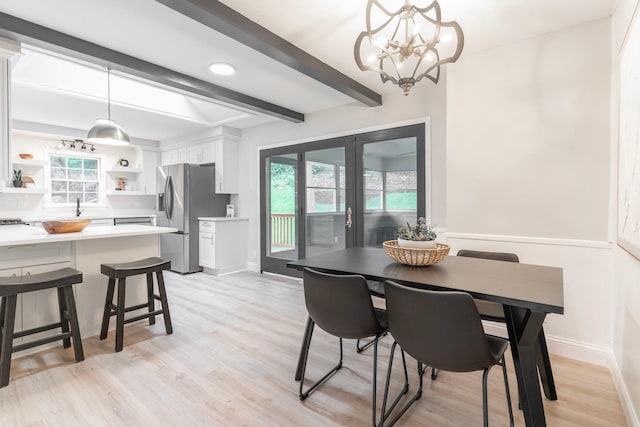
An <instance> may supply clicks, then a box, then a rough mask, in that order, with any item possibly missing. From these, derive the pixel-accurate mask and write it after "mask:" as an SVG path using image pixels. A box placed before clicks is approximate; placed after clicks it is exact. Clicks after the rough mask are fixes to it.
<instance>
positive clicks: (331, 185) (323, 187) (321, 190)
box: [307, 161, 337, 213]
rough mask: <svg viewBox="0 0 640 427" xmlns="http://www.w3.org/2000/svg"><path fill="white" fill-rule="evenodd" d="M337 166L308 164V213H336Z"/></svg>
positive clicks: (317, 163)
mask: <svg viewBox="0 0 640 427" xmlns="http://www.w3.org/2000/svg"><path fill="white" fill-rule="evenodd" d="M336 178H337V177H336V166H335V165H331V164H327V163H319V162H310V161H308V162H307V212H308V213H320V212H336V210H337V194H336V193H337V191H336Z"/></svg>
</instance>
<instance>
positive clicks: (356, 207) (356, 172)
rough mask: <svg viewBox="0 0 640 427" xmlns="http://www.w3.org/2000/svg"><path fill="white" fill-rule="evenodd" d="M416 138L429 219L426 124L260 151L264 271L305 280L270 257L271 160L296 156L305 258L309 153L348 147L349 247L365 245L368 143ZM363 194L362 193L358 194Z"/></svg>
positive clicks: (299, 236)
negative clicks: (268, 186)
mask: <svg viewBox="0 0 640 427" xmlns="http://www.w3.org/2000/svg"><path fill="white" fill-rule="evenodd" d="M407 137H415V138H416V157H417V165H416V166H417V180H418V188H417V198H418V209H417V211H418V212H417V215H418V217H421V216H426V194H425V190H426V182H425V177H426V158H425V154H426V142H425V123H419V124H415V125H408V126H401V127H396V128H391V129H384V130H377V131H371V132H365V133H360V134H355V135H347V136H342V137H336V138H330V139H324V140H318V141H312V142H305V143H300V144H294V145H288V146H282V147H276V148H267V149H264V150H260V272H261V273H262V272H265V271H267V272H270V273H276V274H282V275H286V276H293V277H302V273H301V272H299V271H298V270H295V269H290V268H287V266H286V264H287V262H288V261H289V260H287V259H281V258H275V257H269V256H267V250H266V249H267V238H268V237H269V236H268V235H267V234H268V233H267V231H268V230H267V227H268V225H267V217H266V210H267V202H268V200H269V199H270V198H269V196H270V194H269V192H268V190H269V189H268V188H267V187H266V183H267V182H269V181H268V180H269V179H270V167H269V165H268V163H267V161H266V160H267V159H268V158H270V157H274V156H278V155H292V154H295V155H296V163H297V164H296V247H297V253H298V257H299V258H300V259H302V258H304V257H305V255H306V254H305V251H306V245H305V233H306V230H305V228H306V216H305V215H306V191H305V189H306V168H305V162H306V158H305V154H306V153H307V152H309V151H316V150H323V149H330V148H340V147H344V148H345V212H344V214H345V215H344V221H345V224H346V222H347V209H348V208H349V207H352V208H353V209H352V211H353V214H352V218H354V223H355V227H351V228H350V229H349V228H345V245H346V247H353V246H362V245H363V242H364V221H363V218H364V192H363V191H358V189H362V188H364V177H363V174H362V170H363V160H362V154H363V152H364V146H365V144H367V143H372V142H382V141H385V140H390V139H398V138H407ZM356 193H359V194H356Z"/></svg>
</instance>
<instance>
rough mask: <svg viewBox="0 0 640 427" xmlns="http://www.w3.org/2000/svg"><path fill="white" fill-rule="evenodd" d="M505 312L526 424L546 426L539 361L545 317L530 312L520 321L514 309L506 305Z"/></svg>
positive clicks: (543, 314) (541, 314)
mask: <svg viewBox="0 0 640 427" xmlns="http://www.w3.org/2000/svg"><path fill="white" fill-rule="evenodd" d="M504 311H505V315H506V320H507V330H508V332H509V341H510V344H511V353H512V355H513V363H514V365H515V368H516V377H517V379H518V390H519V392H520V404H521V405H522V411H523V412H524V420H525V424H526V425H527V426H530V427H531V426H536V427H538V426H546V425H547V424H546V420H545V416H544V406H543V404H542V394H541V393H540V382H539V379H538V366H537V360H536V355H537V352H538V351H539V349H538V336H539V335H540V331H541V330H542V323H543V321H544V318H545V313H535V312H531V311H527V313H526V315H525V316H524V318H522V319H520V316H517V315H515V313H514V312H513V310H512V308H511V307H509V306H506V305H505V306H504Z"/></svg>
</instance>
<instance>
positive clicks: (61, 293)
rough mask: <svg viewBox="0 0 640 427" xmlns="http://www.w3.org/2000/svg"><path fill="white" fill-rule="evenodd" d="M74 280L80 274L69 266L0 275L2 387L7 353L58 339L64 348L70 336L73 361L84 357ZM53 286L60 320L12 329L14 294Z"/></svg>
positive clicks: (8, 362) (79, 278) (7, 365)
mask: <svg viewBox="0 0 640 427" xmlns="http://www.w3.org/2000/svg"><path fill="white" fill-rule="evenodd" d="M77 283H82V273H81V272H79V271H78V270H75V269H73V268H63V269H60V270H55V271H51V272H48V273H40V274H32V275H27V276H12V277H0V299H1V302H0V340H1V342H2V345H1V347H0V387H5V386H6V385H8V384H9V374H10V370H11V355H12V353H15V352H17V351H21V350H26V349H29V348H33V347H37V346H40V345H43V344H48V343H51V342H54V341H58V340H62V343H63V344H62V345H63V347H64V348H68V347H71V339H73V351H74V355H75V359H76V362H81V361H82V360H84V351H83V349H82V340H81V338H80V327H79V325H78V314H77V312H76V303H75V298H74V296H73V285H74V284H77ZM54 288H56V289H57V291H58V308H59V311H60V322H57V323H51V324H48V325H43V326H39V327H36V328H32V329H27V330H23V331H21V332H14V326H15V317H16V304H17V300H18V295H20V294H24V293H27V292H35V291H40V290H43V289H54ZM58 328H60V330H61V333H60V334H58V335H53V336H49V337H45V338H40V339H37V340H33V341H31V342H25V343H22V344H19V345H15V346H14V345H13V339H14V338H20V337H26V336H29V335H33V334H37V333H40V332H44V331H49V330H52V329H58Z"/></svg>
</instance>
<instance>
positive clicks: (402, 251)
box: [382, 240, 451, 267]
mask: <svg viewBox="0 0 640 427" xmlns="http://www.w3.org/2000/svg"><path fill="white" fill-rule="evenodd" d="M382 247H383V248H384V252H385V253H386V254H387V256H388V257H389V258H391V259H392V260H394V261H395V262H399V263H400V264H406V265H413V266H418V267H419V266H427V265H432V264H437V263H439V262H441V261H443V260H444V259H445V258H446V257H447V255H449V250H450V249H451V248H450V247H449V245H447V244H445V243H436V247H435V248H433V249H429V248H403V247H400V246H399V245H398V241H397V240H387V241H386V242H384V243H382Z"/></svg>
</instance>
